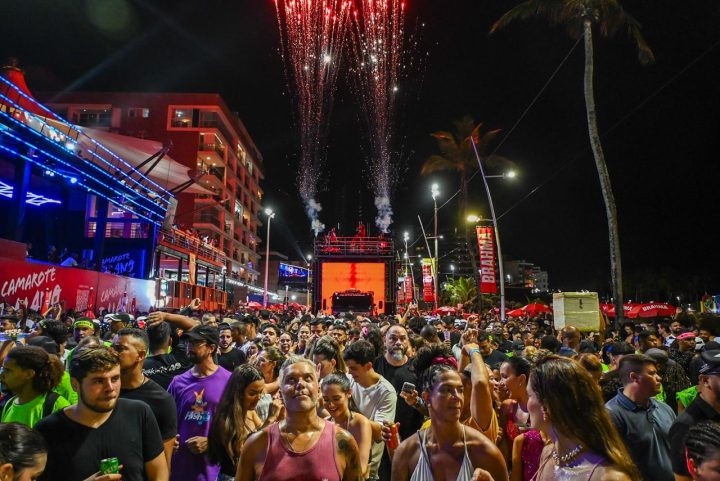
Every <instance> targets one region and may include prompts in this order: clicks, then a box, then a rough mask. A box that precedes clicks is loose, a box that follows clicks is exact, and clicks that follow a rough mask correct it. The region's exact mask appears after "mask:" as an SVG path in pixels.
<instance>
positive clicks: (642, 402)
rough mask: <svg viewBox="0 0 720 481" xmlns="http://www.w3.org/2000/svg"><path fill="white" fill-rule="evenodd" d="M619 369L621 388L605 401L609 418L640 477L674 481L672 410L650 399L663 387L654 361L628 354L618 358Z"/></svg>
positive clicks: (673, 416)
mask: <svg viewBox="0 0 720 481" xmlns="http://www.w3.org/2000/svg"><path fill="white" fill-rule="evenodd" d="M619 371H620V379H621V381H622V383H623V389H622V390H620V391H618V393H617V396H615V397H614V398H613V399H611V400H610V401H608V402H607V403H606V404H605V407H606V408H607V409H608V411H609V412H610V419H612V421H613V424H615V428H617V431H618V433H619V434H620V437H621V438H623V440H624V441H625V445H626V446H627V448H628V450H629V451H630V456H631V457H632V460H633V461H634V462H635V465H636V466H637V468H638V470H639V471H640V474H641V475H642V477H643V479H652V480H657V481H673V480H674V477H673V473H672V464H671V462H670V452H669V448H670V446H669V439H668V435H669V432H670V426H672V423H673V422H674V421H675V413H674V412H673V410H672V409H671V408H670V406H668V405H667V404H665V403H663V402H659V401H657V400H655V399H653V396H656V395H657V394H658V393H660V388H661V386H662V384H661V383H660V381H661V379H660V374H658V371H657V363H656V361H655V360H654V359H653V358H651V357H649V356H645V355H643V354H630V355H628V356H625V357H624V358H623V359H622V361H620V368H619Z"/></svg>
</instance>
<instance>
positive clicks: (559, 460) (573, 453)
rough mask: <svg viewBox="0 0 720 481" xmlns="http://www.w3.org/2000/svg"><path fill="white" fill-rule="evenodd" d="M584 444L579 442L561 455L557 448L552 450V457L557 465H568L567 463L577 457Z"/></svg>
mask: <svg viewBox="0 0 720 481" xmlns="http://www.w3.org/2000/svg"><path fill="white" fill-rule="evenodd" d="M583 449H584V448H583V446H582V444H578V445H577V446H575V447H574V448H572V449H571V450H569V451H566V452H565V454H563V455H559V454H558V452H557V450H556V449H553V450H552V458H553V461H555V465H556V466H567V464H568V463H569V462H570V461H572V460H573V459H575V458H577V457H578V455H579V454H580V453H581V452H582V451H583Z"/></svg>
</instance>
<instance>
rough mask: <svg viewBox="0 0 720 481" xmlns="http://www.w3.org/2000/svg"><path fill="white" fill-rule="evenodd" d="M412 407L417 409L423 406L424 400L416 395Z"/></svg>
mask: <svg viewBox="0 0 720 481" xmlns="http://www.w3.org/2000/svg"><path fill="white" fill-rule="evenodd" d="M413 407H414V408H415V409H419V408H421V407H425V401H423V399H422V398H421V397H420V396H418V398H417V402H416V403H415V405H414V406H413Z"/></svg>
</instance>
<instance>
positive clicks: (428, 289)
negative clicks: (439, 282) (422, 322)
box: [422, 259, 435, 302]
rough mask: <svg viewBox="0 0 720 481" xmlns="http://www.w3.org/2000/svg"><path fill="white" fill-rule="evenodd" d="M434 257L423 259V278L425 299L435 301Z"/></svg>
mask: <svg viewBox="0 0 720 481" xmlns="http://www.w3.org/2000/svg"><path fill="white" fill-rule="evenodd" d="M432 263H433V261H432V259H423V260H422V278H423V301H425V302H434V301H435V283H434V282H433V269H432Z"/></svg>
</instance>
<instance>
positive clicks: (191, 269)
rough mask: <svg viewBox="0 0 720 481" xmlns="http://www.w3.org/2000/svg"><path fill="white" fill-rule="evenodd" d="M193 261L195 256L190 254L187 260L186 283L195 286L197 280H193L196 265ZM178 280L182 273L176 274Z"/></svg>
mask: <svg viewBox="0 0 720 481" xmlns="http://www.w3.org/2000/svg"><path fill="white" fill-rule="evenodd" d="M195 260H196V257H195V254H190V258H189V259H188V282H189V283H190V284H197V279H196V278H195V277H196V276H195V272H196V271H197V265H196V264H197V263H196V262H195ZM178 279H182V272H181V273H179V274H178Z"/></svg>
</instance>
